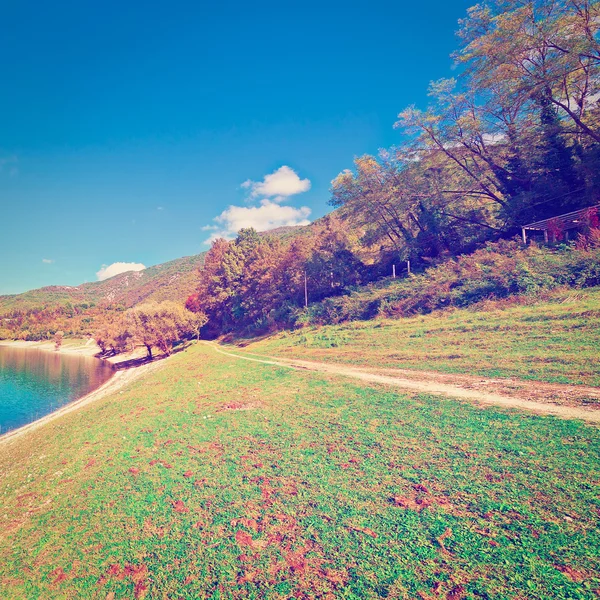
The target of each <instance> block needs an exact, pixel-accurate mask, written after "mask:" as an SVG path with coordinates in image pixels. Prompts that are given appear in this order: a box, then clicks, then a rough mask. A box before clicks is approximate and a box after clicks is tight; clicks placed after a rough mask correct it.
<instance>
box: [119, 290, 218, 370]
mask: <svg viewBox="0 0 600 600" xmlns="http://www.w3.org/2000/svg"><path fill="white" fill-rule="evenodd" d="M128 322H129V324H130V327H131V331H132V333H133V339H134V341H135V343H137V344H140V345H143V346H145V347H146V350H147V352H148V358H149V359H152V348H155V347H156V348H158V349H159V350H161V351H162V352H164V353H165V354H170V353H171V351H172V349H173V345H174V344H175V343H176V342H179V341H181V340H183V339H185V338H186V337H189V336H192V335H193V336H195V335H197V334H198V329H199V327H201V325H202V324H203V323H204V322H206V321H205V317H204V315H203V314H202V313H197V314H194V313H192V312H190V311H188V310H186V309H185V308H184V307H183V306H180V305H179V304H177V303H175V302H169V301H167V302H160V303H156V302H148V303H146V304H141V305H139V306H136V307H135V308H133V309H131V310H130V311H128Z"/></svg>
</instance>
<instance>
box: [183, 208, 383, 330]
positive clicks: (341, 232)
mask: <svg viewBox="0 0 600 600" xmlns="http://www.w3.org/2000/svg"><path fill="white" fill-rule="evenodd" d="M359 254H360V247H359V245H358V241H357V235H356V233H355V232H353V231H352V229H351V228H350V227H349V225H348V223H345V222H343V221H342V220H340V219H338V218H336V217H335V215H330V216H328V217H326V218H324V219H323V220H322V221H321V222H319V223H315V224H313V226H312V227H311V228H309V230H308V231H306V232H303V234H300V235H298V236H297V237H295V238H293V239H292V240H291V242H286V241H282V240H281V239H278V238H273V237H269V236H261V235H259V234H258V233H257V232H256V231H255V230H254V229H242V230H241V231H240V232H239V234H238V236H237V238H236V239H235V240H233V241H227V240H223V239H219V240H216V241H215V242H214V243H213V245H212V247H211V249H210V250H209V252H208V253H207V255H206V259H205V261H204V267H203V268H202V269H201V271H200V282H199V286H198V290H197V293H196V294H193V295H192V296H190V297H189V298H188V300H187V303H186V307H187V308H188V309H189V310H191V311H203V312H204V313H206V315H207V317H208V325H207V328H206V330H205V331H206V332H207V333H209V334H212V335H218V334H220V333H224V332H230V331H242V330H244V331H248V332H258V331H266V330H269V329H273V328H276V327H282V326H287V325H290V324H291V323H293V321H294V320H295V318H296V317H295V314H296V311H297V309H298V308H299V307H302V306H304V304H305V303H306V301H307V300H308V301H310V302H315V301H318V300H320V299H322V298H326V297H328V296H331V295H335V294H339V293H342V292H344V291H345V290H347V289H348V288H349V287H352V286H356V285H359V284H361V283H365V282H367V281H371V280H372V279H373V278H375V277H377V275H378V274H379V271H380V268H381V267H380V265H377V266H367V265H366V264H365V262H363V260H361V258H359Z"/></svg>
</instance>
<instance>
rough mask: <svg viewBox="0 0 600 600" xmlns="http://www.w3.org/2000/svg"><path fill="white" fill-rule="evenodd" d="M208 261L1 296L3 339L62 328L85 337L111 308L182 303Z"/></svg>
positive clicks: (187, 260)
mask: <svg viewBox="0 0 600 600" xmlns="http://www.w3.org/2000/svg"><path fill="white" fill-rule="evenodd" d="M203 259H204V254H198V255H195V256H186V257H184V258H179V259H177V260H173V261H170V262H167V263H164V264H161V265H156V266H153V267H148V268H147V269H145V270H144V271H130V272H127V273H121V274H120V275H116V276H115V277H111V278H110V279H107V280H105V281H97V282H93V283H84V284H82V285H79V286H77V287H69V286H52V287H45V288H41V289H39V290H33V291H30V292H26V293H24V294H17V295H13V296H0V318H1V319H2V321H1V322H0V339H1V338H3V337H4V338H18V339H25V340H40V339H49V338H50V337H52V335H54V333H55V332H56V331H59V330H61V331H63V332H65V334H67V335H85V334H89V333H92V332H93V327H94V320H95V319H96V318H97V316H98V315H100V314H103V313H105V312H106V311H107V310H111V311H123V310H126V309H127V308H130V307H132V306H135V305H136V304H138V303H140V302H142V301H146V300H156V301H163V300H175V301H179V302H183V301H184V300H185V298H186V297H187V296H188V295H189V294H190V293H191V291H192V290H193V289H194V286H195V285H196V280H197V270H198V268H199V267H200V265H201V264H202V261H203Z"/></svg>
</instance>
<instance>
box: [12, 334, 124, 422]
mask: <svg viewBox="0 0 600 600" xmlns="http://www.w3.org/2000/svg"><path fill="white" fill-rule="evenodd" d="M113 372H114V371H113V368H112V366H111V365H110V364H109V363H106V362H104V361H101V360H97V359H95V358H91V357H89V356H69V355H66V354H59V353H55V352H47V351H43V350H38V349H24V348H11V347H8V346H0V433H5V432H6V431H8V430H10V429H14V428H15V427H20V426H21V425H25V424H26V423H30V422H31V421H35V420H36V419H39V418H40V417H42V416H44V415H46V414H48V413H50V412H52V411H53V410H56V409H57V408H59V407H60V406H63V405H64V404H67V403H68V402H71V401H73V400H75V399H77V398H80V397H81V396H84V395H85V394H87V393H89V392H91V391H92V390H94V389H96V388H97V387H99V386H100V385H102V384H103V383H104V382H105V381H106V380H107V379H109V378H110V377H111V375H112V374H113Z"/></svg>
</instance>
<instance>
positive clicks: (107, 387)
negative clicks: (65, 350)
mask: <svg viewBox="0 0 600 600" xmlns="http://www.w3.org/2000/svg"><path fill="white" fill-rule="evenodd" d="M162 364H163V361H159V362H155V363H147V364H144V365H142V366H140V367H135V368H132V369H124V370H122V371H117V372H116V373H115V374H114V375H113V376H112V377H111V378H110V379H109V380H108V381H107V382H105V383H104V384H103V385H101V386H100V387H99V388H98V389H96V390H94V391H93V392H90V393H89V394H87V395H85V396H83V398H79V400H75V401H73V402H70V403H69V404H65V405H64V406H63V407H62V408H59V409H58V410H56V411H54V412H52V413H50V414H48V415H46V416H45V417H42V418H41V419H38V420H37V421H33V423H29V424H27V425H23V426H22V427H19V428H18V429H14V430H13V431H9V432H8V433H5V434H4V435H2V436H0V446H2V445H4V444H8V443H10V442H13V441H15V440H17V439H18V438H20V437H21V436H22V435H24V434H26V433H29V432H31V431H34V430H36V429H39V428H40V427H43V426H44V425H46V424H47V423H49V422H50V421H54V420H55V419H59V418H60V417H62V416H64V415H67V414H69V413H71V412H74V411H76V410H79V409H80V408H83V407H84V406H87V405H88V404H91V403H92V402H95V401H96V400H100V399H101V398H104V397H106V396H109V395H110V394H114V393H115V392H117V391H119V390H120V389H121V388H122V387H124V386H125V385H127V384H128V383H131V382H132V381H135V380H136V379H138V378H139V377H141V376H142V375H145V374H146V373H149V372H150V371H154V370H155V369H157V368H159V367H160V366H161V365H162Z"/></svg>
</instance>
